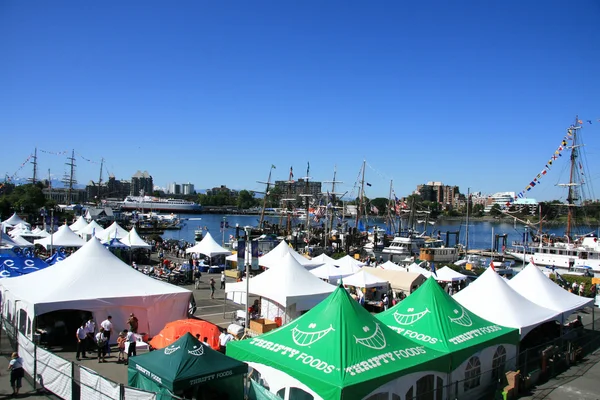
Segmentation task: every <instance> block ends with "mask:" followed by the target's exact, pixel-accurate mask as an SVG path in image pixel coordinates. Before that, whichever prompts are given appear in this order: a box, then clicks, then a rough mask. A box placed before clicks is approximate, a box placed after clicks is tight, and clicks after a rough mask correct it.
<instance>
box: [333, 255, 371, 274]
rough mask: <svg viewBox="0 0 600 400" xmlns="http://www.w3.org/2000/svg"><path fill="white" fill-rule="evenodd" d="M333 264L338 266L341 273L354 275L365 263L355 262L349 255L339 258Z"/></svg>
mask: <svg viewBox="0 0 600 400" xmlns="http://www.w3.org/2000/svg"><path fill="white" fill-rule="evenodd" d="M333 264H334V265H336V266H338V267H339V268H340V271H342V272H343V273H344V274H346V273H350V274H354V273H356V272H358V271H360V269H361V268H362V266H363V265H365V263H363V262H360V261H358V260H355V259H354V258H352V257H350V256H349V255H345V256H344V257H342V258H340V259H339V260H335V261H334V263H333Z"/></svg>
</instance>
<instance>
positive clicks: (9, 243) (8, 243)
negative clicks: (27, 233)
mask: <svg viewBox="0 0 600 400" xmlns="http://www.w3.org/2000/svg"><path fill="white" fill-rule="evenodd" d="M0 235H2V238H1V239H2V240H0V244H1V245H2V247H9V248H11V247H22V246H21V245H19V243H17V241H16V240H15V239H13V238H11V237H10V236H8V235H7V234H6V233H4V232H0ZM23 240H25V239H23ZM30 244H31V243H30ZM32 246H33V245H32Z"/></svg>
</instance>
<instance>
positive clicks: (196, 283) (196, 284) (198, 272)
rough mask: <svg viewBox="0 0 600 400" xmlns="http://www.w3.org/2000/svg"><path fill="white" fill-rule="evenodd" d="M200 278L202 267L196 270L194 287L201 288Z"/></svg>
mask: <svg viewBox="0 0 600 400" xmlns="http://www.w3.org/2000/svg"><path fill="white" fill-rule="evenodd" d="M200 278H202V272H200V267H196V270H195V271H194V288H195V289H200Z"/></svg>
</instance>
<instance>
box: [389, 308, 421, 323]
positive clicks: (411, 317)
mask: <svg viewBox="0 0 600 400" xmlns="http://www.w3.org/2000/svg"><path fill="white" fill-rule="evenodd" d="M414 311H415V309H414V308H409V309H407V310H406V312H407V313H409V314H400V313H399V312H398V311H394V319H395V320H396V322H397V323H398V324H399V325H412V324H414V323H415V322H417V321H418V320H420V319H421V318H423V317H424V316H425V315H426V314H427V313H428V312H430V311H429V310H428V309H427V308H426V309H425V311H421V312H418V313H415V312H414Z"/></svg>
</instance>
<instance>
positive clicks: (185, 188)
mask: <svg viewBox="0 0 600 400" xmlns="http://www.w3.org/2000/svg"><path fill="white" fill-rule="evenodd" d="M195 193H196V191H195V190H194V184H193V183H189V182H188V183H182V184H181V194H183V195H184V196H187V195H190V194H195Z"/></svg>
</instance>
